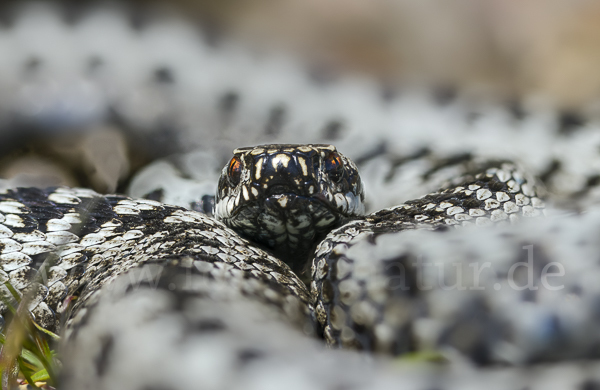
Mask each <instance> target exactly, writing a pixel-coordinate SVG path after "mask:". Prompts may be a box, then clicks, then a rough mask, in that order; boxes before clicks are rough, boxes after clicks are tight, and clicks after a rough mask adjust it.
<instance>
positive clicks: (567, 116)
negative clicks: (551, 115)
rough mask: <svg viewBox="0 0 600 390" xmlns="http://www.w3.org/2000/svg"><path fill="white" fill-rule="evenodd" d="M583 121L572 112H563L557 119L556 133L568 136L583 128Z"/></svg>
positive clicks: (581, 117)
mask: <svg viewBox="0 0 600 390" xmlns="http://www.w3.org/2000/svg"><path fill="white" fill-rule="evenodd" d="M585 123H586V121H585V119H584V118H583V116H581V115H580V114H578V113H576V112H574V111H564V112H562V113H561V114H560V116H559V117H558V133H559V134H561V135H570V134H572V133H573V132H574V131H576V130H578V129H579V128H580V127H582V126H585Z"/></svg>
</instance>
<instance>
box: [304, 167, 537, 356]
mask: <svg viewBox="0 0 600 390" xmlns="http://www.w3.org/2000/svg"><path fill="white" fill-rule="evenodd" d="M471 169H474V171H472V173H468V172H467V173H464V175H463V176H462V177H460V176H459V177H457V178H456V181H457V183H458V184H457V185H455V186H451V187H449V188H447V189H444V190H442V191H440V192H436V193H432V194H430V195H427V196H424V197H422V198H419V199H417V200H413V201H409V202H407V204H405V205H401V206H397V207H394V208H391V209H384V210H381V211H378V212H376V213H373V214H370V215H368V216H366V218H365V219H364V220H359V221H355V222H351V223H348V224H346V225H344V226H343V227H341V228H339V229H336V230H334V231H332V232H331V233H330V234H329V235H328V236H327V237H326V238H325V240H323V242H322V243H321V244H320V245H319V247H318V248H317V250H316V253H315V259H314V261H313V265H312V277H313V281H312V285H311V292H312V293H313V295H314V296H316V297H318V298H317V303H316V312H317V318H318V320H319V322H320V323H321V324H322V325H323V327H324V328H325V339H326V340H327V341H328V343H330V344H334V345H338V346H343V347H346V348H359V349H366V350H375V351H380V352H385V353H392V354H400V353H406V352H409V351H411V350H413V349H414V348H415V345H414V341H415V335H414V334H413V333H414V332H416V331H417V330H416V329H415V328H414V326H413V325H412V322H413V321H417V320H418V318H419V314H420V312H421V311H420V309H419V308H418V306H419V303H418V301H419V295H420V290H421V289H422V287H423V285H422V282H423V281H422V280H420V278H422V276H421V275H420V273H421V272H422V271H423V270H420V269H419V268H420V266H419V264H417V263H416V262H417V261H418V260H422V259H420V258H419V257H418V256H419V254H420V253H419V251H418V250H417V251H416V254H414V255H411V254H408V253H403V252H402V251H397V252H394V251H393V250H392V249H390V253H395V255H394V256H392V257H391V258H388V259H376V258H375V257H374V256H373V255H374V253H375V249H374V248H373V246H377V245H379V244H378V243H379V241H380V238H379V236H381V235H383V234H387V235H389V234H391V233H392V232H401V231H404V230H412V229H427V230H440V229H447V228H452V227H459V226H469V225H472V226H479V227H481V226H488V225H491V224H494V223H504V224H506V223H507V222H509V221H510V222H516V221H518V220H519V219H521V218H523V217H534V216H540V215H542V209H543V208H544V207H545V206H544V202H543V201H542V200H540V199H539V198H538V197H537V195H538V194H537V193H536V186H535V182H533V181H532V180H531V178H529V180H527V178H526V177H525V174H524V173H523V172H522V171H519V170H518V169H517V168H516V167H515V166H514V165H513V164H511V163H508V162H505V163H502V162H497V163H495V164H494V163H491V162H487V163H485V164H481V163H480V165H479V166H478V167H477V168H475V167H473V166H472V167H471ZM440 234H441V233H440ZM400 236H401V237H402V235H400ZM386 242H387V241H386ZM392 247H394V248H395V246H392ZM450 253H452V252H450ZM452 259H454V257H452ZM425 261H428V260H425ZM439 261H440V260H438V259H435V261H432V264H431V265H435V266H437V265H438V263H439ZM449 264H451V263H449ZM439 271H440V272H441V273H442V274H443V273H444V272H451V271H448V270H445V269H441V270H439ZM447 277H448V278H450V280H451V279H452V276H447ZM460 282H461V281H460V280H459V281H458V282H457V283H459V284H458V285H457V286H456V288H462V287H463V286H461V285H460ZM490 293H491V294H493V293H494V291H491V292H490ZM459 326H460V325H459ZM481 326H482V327H484V328H485V327H486V324H482V325H481ZM490 331H491V332H493V330H491V329H490ZM453 341H454V340H450V341H449V343H452V342H453ZM443 342H445V341H442V343H443ZM434 347H436V348H437V345H434ZM478 352H479V351H467V355H473V354H474V353H478ZM473 358H475V359H478V358H479V357H478V356H473Z"/></svg>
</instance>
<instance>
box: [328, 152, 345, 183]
mask: <svg viewBox="0 0 600 390" xmlns="http://www.w3.org/2000/svg"><path fill="white" fill-rule="evenodd" d="M325 171H326V172H327V173H328V174H329V176H330V177H331V178H332V179H333V180H334V181H339V180H340V179H341V178H342V175H343V174H344V162H343V161H342V158H341V157H340V155H339V154H337V153H336V152H331V153H329V155H328V156H327V157H326V158H325Z"/></svg>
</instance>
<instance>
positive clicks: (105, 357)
mask: <svg viewBox="0 0 600 390" xmlns="http://www.w3.org/2000/svg"><path fill="white" fill-rule="evenodd" d="M101 343H102V345H101V347H100V353H99V354H98V356H96V359H94V364H95V365H96V375H97V376H99V377H101V376H103V375H104V374H105V373H106V370H107V368H108V364H109V362H110V357H111V354H112V352H113V350H114V347H115V338H114V336H113V335H110V334H109V335H106V336H104V337H103V338H102V341H101Z"/></svg>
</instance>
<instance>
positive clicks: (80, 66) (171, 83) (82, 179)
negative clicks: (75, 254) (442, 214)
mask: <svg viewBox="0 0 600 390" xmlns="http://www.w3.org/2000/svg"><path fill="white" fill-rule="evenodd" d="M32 4H33V5H32ZM90 9H93V10H98V9H101V10H103V11H102V12H99V11H90ZM107 9H108V10H109V11H106V10H107ZM48 15H53V16H48ZM179 20H185V25H182V24H181V23H179V22H178V21H179ZM157 21H158V22H157ZM0 26H1V27H0V153H1V155H0V177H1V178H3V179H5V183H4V186H5V187H6V186H10V185H38V186H45V185H56V184H66V185H80V186H91V187H93V188H94V189H96V190H98V191H101V192H113V191H123V190H124V189H125V187H126V185H127V183H128V180H129V178H130V177H131V176H132V175H133V174H134V173H135V172H136V171H137V170H138V169H139V168H140V167H142V166H144V165H145V164H147V163H148V162H150V161H152V160H155V159H157V158H160V157H164V156H167V155H169V154H172V153H177V152H180V151H182V149H186V148H187V149H190V148H191V147H192V146H194V145H195V144H194V142H195V141H194V142H192V141H190V138H189V137H188V138H186V137H183V138H180V137H181V136H180V135H179V134H180V133H181V131H180V129H182V128H195V131H196V132H195V134H198V131H200V130H198V128H199V127H202V129H208V130H206V131H207V132H206V133H203V135H201V136H198V135H196V138H195V139H198V138H201V139H202V140H203V142H204V141H206V140H209V139H212V138H211V137H213V138H214V135H213V133H214V131H213V130H212V129H213V128H218V127H219V126H220V125H219V126H217V125H214V123H213V122H215V121H217V119H215V120H212V119H211V120H212V121H213V122H210V121H209V122H210V124H209V125H207V124H206V123H207V119H206V118H208V117H210V115H209V114H207V113H206V112H203V108H198V107H203V106H202V104H203V102H202V99H203V97H202V96H200V95H195V93H197V91H199V90H202V91H203V93H205V94H206V95H209V94H210V93H212V92H211V91H213V89H211V88H213V87H212V86H211V85H212V84H210V82H211V80H203V81H201V82H200V81H197V83H198V84H194V83H195V82H196V81H195V80H196V79H194V78H193V76H187V75H193V74H194V73H196V74H198V73H202V72H204V71H205V69H204V68H202V69H198V68H193V66H194V65H193V64H194V61H195V59H194V58H195V57H194V58H192V59H189V58H188V57H189V56H191V57H193V55H195V54H194V53H191V54H190V50H189V49H188V48H189V47H193V48H194V50H196V49H198V52H201V54H202V55H203V56H204V58H210V55H211V53H212V52H211V50H213V49H214V50H216V51H218V48H219V47H220V45H222V44H221V42H223V41H226V42H236V44H240V45H243V46H245V47H247V48H250V50H251V53H253V55H257V56H260V53H262V52H263V51H275V52H285V53H291V55H293V56H294V57H295V58H300V59H301V60H302V61H304V62H305V63H306V64H308V65H307V67H308V68H309V69H310V72H311V77H313V78H315V79H316V80H317V82H318V83H327V82H328V80H329V79H335V78H336V77H338V76H339V75H340V74H344V73H348V74H352V75H361V77H367V78H369V79H370V80H374V82H376V83H378V84H380V85H381V86H383V87H382V91H383V92H382V93H384V94H386V93H387V94H390V95H393V94H394V93H395V91H397V89H398V88H401V87H402V86H403V85H407V84H410V85H420V86H425V87H426V88H431V89H432V90H434V91H436V93H437V96H438V98H440V99H445V98H449V97H452V96H453V95H454V94H456V93H460V94H461V95H462V96H468V97H470V98H471V99H472V100H473V101H478V100H479V99H485V100H492V101H497V102H498V103H500V104H505V105H508V106H509V107H511V109H512V110H513V111H514V112H515V113H516V115H517V116H518V114H519V111H520V110H521V109H522V107H537V106H544V107H549V108H551V109H553V110H557V111H558V112H560V113H561V118H562V119H561V120H563V121H565V122H566V123H567V124H569V123H572V124H578V123H580V122H583V121H584V120H585V118H588V117H590V118H594V117H597V116H598V114H599V113H600V105H599V104H598V102H599V101H600V100H599V98H600V72H599V71H598V69H600V2H599V1H596V0H518V1H517V0H277V1H275V0H220V1H210V0H171V1H168V2H164V1H163V2H156V1H143V0H131V1H125V0H123V1H112V2H109V3H98V2H94V3H90V2H86V1H62V2H39V1H38V2H35V3H30V2H25V1H3V2H2V5H0ZM153 26H154V27H153ZM156 26H158V27H156ZM196 32H197V33H198V34H199V35H201V36H202V42H203V45H205V46H206V47H205V48H200V45H199V44H197V43H195V41H193V39H192V38H191V37H192V35H194V34H195V33H196ZM163 36H166V37H167V38H168V39H162V38H161V37H163ZM131 37H135V39H133V38H131ZM194 39H195V38H194ZM134 40H136V42H138V43H132V42H134ZM139 42H141V43H139ZM174 42H175V43H177V42H179V43H181V45H180V46H177V44H174ZM140 45H141V46H143V47H145V49H144V50H142V51H143V53H142V54H140V53H141V52H140V53H138V46H140ZM161 45H163V46H161ZM186 45H187V46H186ZM117 48H118V50H117ZM215 48H217V49H215ZM227 50H228V49H226V50H225V51H226V52H227V53H229V52H228V51H227ZM236 53H237V52H236ZM161 55H164V58H163V57H161ZM228 55H230V57H227V55H226V56H225V57H224V58H225V59H224V60H222V62H221V63H218V64H216V65H214V64H213V65H214V69H217V73H218V72H221V68H223V66H227V67H229V68H231V69H229V68H228V69H229V70H228V71H227V72H230V73H227V74H224V75H223V80H227V82H224V81H219V82H221V84H227V83H229V84H230V85H232V86H233V87H232V88H234V89H235V83H236V80H237V82H240V80H242V79H244V78H245V74H244V73H245V70H244V69H245V68H244V67H243V65H239V66H238V65H235V66H233V65H231V64H234V63H235V64H238V63H240V64H241V63H243V62H244V60H239V58H238V54H228ZM191 57H190V58H191ZM182 58H183V59H185V61H183V60H182V61H180V62H179V63H181V64H183V65H181V66H179V65H178V64H179V63H178V62H177V59H182ZM170 60H173V63H170V62H169V61H170ZM236 61H238V62H236ZM240 61H241V62H240ZM208 62H210V61H208ZM161 64H166V65H161ZM219 64H220V65H219ZM223 64H225V65H223ZM213 65H210V66H213ZM210 66H208V68H210ZM260 66H261V65H256V64H255V67H260ZM211 69H212V68H211ZM278 69H279V68H278ZM223 72H224V71H223ZM225 73H226V72H225ZM186 77H187V78H186ZM248 77H249V76H248ZM212 78H214V77H213V76H211V77H209V79H212ZM216 82H217V81H215V83H216ZM283 84H285V83H283ZM214 88H216V87H214ZM234 89H232V90H234ZM215 90H216V89H215ZM224 90H225V92H224V93H223V94H222V96H221V95H220V96H221V97H220V100H219V101H220V103H219V104H221V106H220V107H221V110H222V111H227V109H228V107H229V108H230V107H232V106H235V104H236V99H237V98H238V95H237V94H236V93H233V92H227V91H228V90H227V89H226V88H225V89H224ZM207 91H208V92H207ZM294 92H295V90H290V94H292V93H294ZM219 93H221V92H219ZM211 104H212V103H211ZM210 109H213V108H212V106H211V108H210ZM188 111H189V112H188ZM192 112H193V114H192ZM186 113H188V114H189V115H188V114H186ZM186 115H188V116H186ZM269 115H270V117H269V118H270V119H269V120H270V121H271V122H273V123H277V118H278V116H277V115H278V114H277V112H271V114H269ZM280 116H281V115H280ZM221 119H222V118H221ZM221 119H218V120H221ZM271 122H269V123H271ZM198 123H202V126H199V125H198ZM219 123H220V122H219ZM213 125H214V126H213ZM211 131H212V133H210V132H211ZM229 138H233V139H235V140H237V141H239V138H236V137H235V136H233V135H231V136H230V137H229ZM205 143H206V144H208V142H205ZM246 143H247V142H246ZM184 146H185V147H184ZM227 147H229V146H227ZM219 163H222V162H221V161H219ZM7 180H8V182H7Z"/></svg>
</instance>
